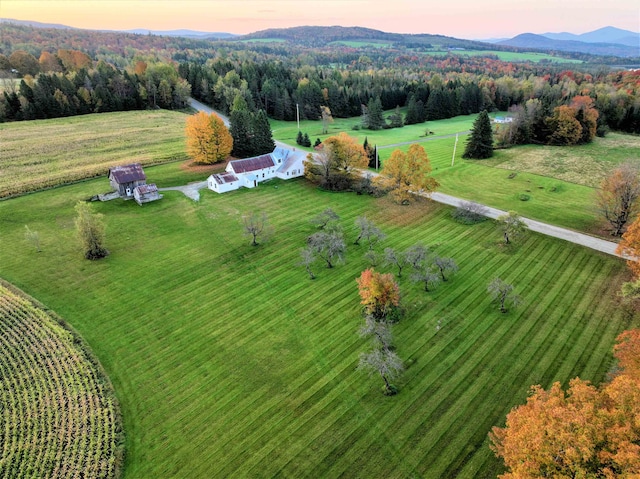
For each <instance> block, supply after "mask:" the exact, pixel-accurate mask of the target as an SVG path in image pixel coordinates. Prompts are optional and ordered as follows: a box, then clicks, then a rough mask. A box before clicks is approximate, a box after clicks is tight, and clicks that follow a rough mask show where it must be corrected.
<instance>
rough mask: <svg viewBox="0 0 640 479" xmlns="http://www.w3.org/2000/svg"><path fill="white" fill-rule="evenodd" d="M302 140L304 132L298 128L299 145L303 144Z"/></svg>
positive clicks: (297, 139)
mask: <svg viewBox="0 0 640 479" xmlns="http://www.w3.org/2000/svg"><path fill="white" fill-rule="evenodd" d="M302 141H303V136H302V132H301V131H300V130H298V136H296V143H297V144H298V145H302Z"/></svg>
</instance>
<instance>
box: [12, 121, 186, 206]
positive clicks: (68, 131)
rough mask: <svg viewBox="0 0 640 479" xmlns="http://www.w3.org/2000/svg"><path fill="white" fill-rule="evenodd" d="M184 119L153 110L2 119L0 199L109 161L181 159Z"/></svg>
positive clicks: (86, 173)
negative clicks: (48, 117) (25, 119)
mask: <svg viewBox="0 0 640 479" xmlns="http://www.w3.org/2000/svg"><path fill="white" fill-rule="evenodd" d="M185 118H186V115H185V114H184V113H181V112H175V111H167V110H158V111H135V112H124V113H101V114H99V115H83V116H75V117H71V118H58V119H54V120H32V121H28V122H26V121H25V122H14V123H2V124H0V135H1V136H2V158H0V172H1V173H2V174H0V198H4V197H8V196H13V195H16V194H20V193H23V192H25V191H26V192H28V191H35V190H40V189H43V188H49V187H52V186H57V185H60V184H64V183H72V182H74V181H79V180H82V179H85V178H91V177H95V176H103V175H106V174H107V171H108V170H109V168H110V167H112V166H114V165H119V164H127V163H133V162H137V163H142V164H143V165H152V164H159V163H166V162H169V161H176V160H186V159H187V155H186V151H185V136H184V124H185V123H184V121H185ZM107 191H108V188H107ZM101 193H103V192H101Z"/></svg>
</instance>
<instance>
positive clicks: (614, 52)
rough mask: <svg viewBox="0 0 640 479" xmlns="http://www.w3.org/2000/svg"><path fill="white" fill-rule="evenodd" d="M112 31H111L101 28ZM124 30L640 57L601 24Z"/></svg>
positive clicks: (637, 45)
mask: <svg viewBox="0 0 640 479" xmlns="http://www.w3.org/2000/svg"><path fill="white" fill-rule="evenodd" d="M2 22H8V23H14V24H17V25H27V26H32V27H35V28H58V29H76V28H74V27H69V26H66V25H60V24H52V23H40V22H33V21H27V20H13V19H6V18H4V19H3V18H0V23H2ZM103 31H113V30H103ZM126 33H134V34H139V35H162V36H172V37H186V38H195V39H199V40H206V39H221V40H233V39H241V40H250V39H265V38H280V39H283V40H287V41H291V42H295V43H307V44H310V43H311V44H327V43H331V42H339V41H358V40H359V41H375V42H380V43H389V44H404V45H407V46H409V45H425V44H429V43H431V44H434V45H440V46H442V47H444V48H462V49H467V48H469V49H479V48H480V49H482V48H490V47H489V45H495V46H496V47H494V48H498V49H505V50H506V49H513V48H519V49H533V50H544V51H556V52H577V53H585V54H590V55H601V56H616V57H625V58H629V57H636V58H640V33H636V32H632V31H629V30H622V29H619V28H615V27H604V28H600V29H598V30H594V31H592V32H587V33H583V34H581V35H575V34H573V33H567V32H561V33H544V34H541V35H538V34H534V33H523V34H521V35H517V36H515V37H513V38H511V39H492V40H484V41H477V40H475V41H474V40H464V39H458V38H453V37H447V36H443V35H429V34H413V35H410V34H400V33H388V32H383V31H379V30H374V29H370V28H363V27H342V26H326V27H321V26H303V27H293V28H277V29H268V30H262V31H259V32H254V33H251V34H249V35H242V36H240V35H235V34H233V33H226V32H200V31H194V30H185V29H181V30H148V29H136V30H127V31H126Z"/></svg>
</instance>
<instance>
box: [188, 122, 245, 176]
mask: <svg viewBox="0 0 640 479" xmlns="http://www.w3.org/2000/svg"><path fill="white" fill-rule="evenodd" d="M185 133H186V135H187V153H188V154H189V156H191V157H192V158H193V161H194V162H196V163H199V164H204V165H209V164H212V163H217V162H219V161H222V160H224V159H225V158H226V157H227V156H229V154H230V153H231V150H232V149H233V138H232V136H231V133H229V129H228V128H227V127H226V126H225V124H224V122H223V121H222V119H221V118H220V117H219V116H218V115H216V114H215V113H212V114H210V115H207V114H206V113H204V112H202V111H201V112H199V113H196V114H195V115H191V116H190V117H188V118H187V126H186V128H185Z"/></svg>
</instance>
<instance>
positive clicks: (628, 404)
mask: <svg viewBox="0 0 640 479" xmlns="http://www.w3.org/2000/svg"><path fill="white" fill-rule="evenodd" d="M639 351H640V330H637V329H634V330H630V331H625V332H623V333H622V334H620V335H619V336H618V338H617V344H616V346H615V348H614V355H615V356H616V358H617V359H618V371H619V373H618V374H617V375H616V376H615V377H614V378H613V379H612V380H611V382H609V383H604V384H602V385H601V386H600V388H596V387H594V386H593V385H591V384H589V382H588V381H583V380H581V379H580V378H575V379H573V380H571V381H570V383H569V389H568V390H567V391H566V392H565V391H564V390H563V389H562V386H561V385H560V383H559V382H555V383H554V384H553V385H552V386H551V388H550V389H549V390H546V391H545V390H544V389H542V387H540V386H534V387H532V388H531V395H530V396H529V398H528V399H527V403H526V404H523V405H521V406H518V407H516V408H514V409H512V410H511V412H510V413H509V414H508V415H507V421H506V426H505V427H504V428H498V427H494V428H493V429H492V431H491V433H490V434H489V436H490V439H491V442H492V445H491V448H492V449H493V451H494V452H495V453H496V455H498V456H500V457H502V458H503V459H504V462H505V465H506V466H507V468H508V471H507V472H506V473H505V474H502V475H499V476H498V477H499V478H500V479H537V478H539V477H558V478H560V477H584V478H587V477H594V478H595V477H602V478H611V479H613V478H616V477H620V478H622V477H629V478H631V477H639V475H640V426H639V424H638V418H640V360H639V359H638V352H639Z"/></svg>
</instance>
